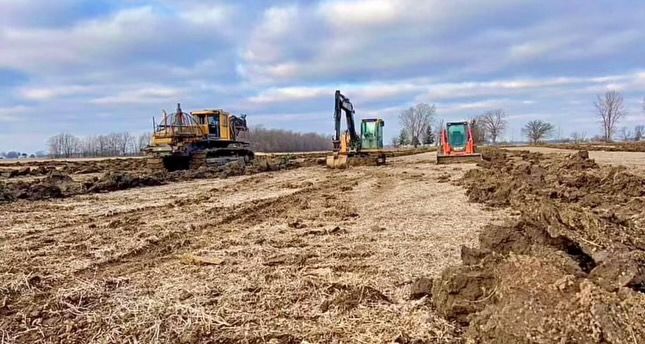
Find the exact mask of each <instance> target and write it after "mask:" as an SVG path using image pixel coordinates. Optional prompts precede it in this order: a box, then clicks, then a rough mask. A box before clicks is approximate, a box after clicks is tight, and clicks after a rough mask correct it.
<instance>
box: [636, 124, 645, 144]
mask: <svg viewBox="0 0 645 344" xmlns="http://www.w3.org/2000/svg"><path fill="white" fill-rule="evenodd" d="M644 135H645V125H637V126H635V127H634V141H640V140H642V139H643V136H644Z"/></svg>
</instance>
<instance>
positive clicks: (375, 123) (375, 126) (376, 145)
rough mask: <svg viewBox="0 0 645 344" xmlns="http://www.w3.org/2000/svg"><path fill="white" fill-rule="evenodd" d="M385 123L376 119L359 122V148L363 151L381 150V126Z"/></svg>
mask: <svg viewBox="0 0 645 344" xmlns="http://www.w3.org/2000/svg"><path fill="white" fill-rule="evenodd" d="M384 125H385V122H383V120H382V119H378V118H369V119H364V120H362V121H361V148H362V149H363V150H370V149H383V126H384Z"/></svg>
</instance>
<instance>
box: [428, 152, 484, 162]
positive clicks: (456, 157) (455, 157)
mask: <svg viewBox="0 0 645 344" xmlns="http://www.w3.org/2000/svg"><path fill="white" fill-rule="evenodd" d="M482 160H483V158H482V155H481V154H479V153H474V154H451V155H442V154H437V164H439V165H447V164H467V163H476V162H479V161H482Z"/></svg>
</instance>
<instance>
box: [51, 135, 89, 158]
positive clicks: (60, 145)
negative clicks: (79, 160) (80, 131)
mask: <svg viewBox="0 0 645 344" xmlns="http://www.w3.org/2000/svg"><path fill="white" fill-rule="evenodd" d="M47 143H48V145H49V154H50V155H51V156H53V157H56V158H70V157H72V156H74V155H76V154H78V153H79V150H80V146H81V142H80V140H79V139H78V138H77V137H76V136H74V135H72V134H68V133H62V134H58V135H56V136H52V137H50V138H49V140H47Z"/></svg>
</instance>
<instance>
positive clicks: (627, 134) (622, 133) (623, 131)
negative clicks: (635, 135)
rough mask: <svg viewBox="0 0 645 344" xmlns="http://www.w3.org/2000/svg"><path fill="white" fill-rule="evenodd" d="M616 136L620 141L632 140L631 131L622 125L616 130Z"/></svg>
mask: <svg viewBox="0 0 645 344" xmlns="http://www.w3.org/2000/svg"><path fill="white" fill-rule="evenodd" d="M618 138H620V139H621V140H622V141H631V140H632V131H631V129H629V128H627V127H622V128H620V130H619V131H618Z"/></svg>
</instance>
